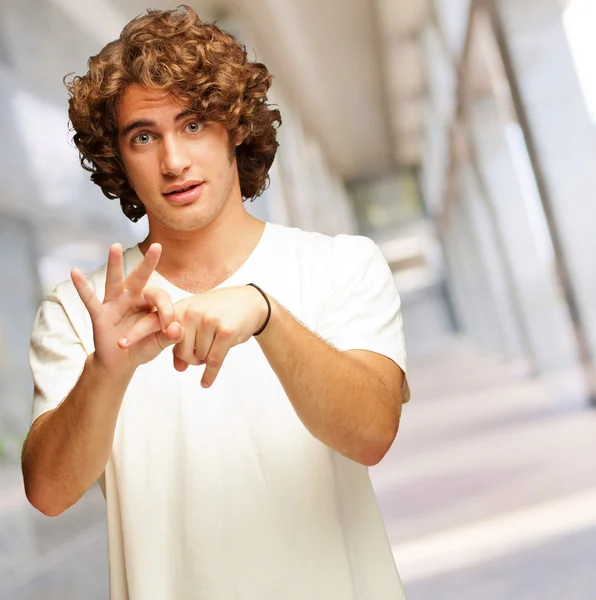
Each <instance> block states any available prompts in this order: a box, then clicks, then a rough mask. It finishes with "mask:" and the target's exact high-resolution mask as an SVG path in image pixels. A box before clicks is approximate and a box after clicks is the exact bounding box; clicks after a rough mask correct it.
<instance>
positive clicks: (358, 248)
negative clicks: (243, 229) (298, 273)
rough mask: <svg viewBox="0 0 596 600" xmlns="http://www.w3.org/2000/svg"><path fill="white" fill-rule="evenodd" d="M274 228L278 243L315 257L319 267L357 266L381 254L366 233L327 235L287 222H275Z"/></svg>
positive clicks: (304, 254) (305, 255)
mask: <svg viewBox="0 0 596 600" xmlns="http://www.w3.org/2000/svg"><path fill="white" fill-rule="evenodd" d="M274 228H275V231H274V234H275V238H276V240H277V241H278V244H279V245H283V246H286V247H288V248H292V249H293V250H295V251H296V252H297V253H299V254H301V255H302V256H304V257H310V258H312V259H314V260H315V261H316V263H317V264H318V265H320V266H324V265H326V264H327V265H328V264H329V263H333V262H341V263H344V264H352V265H353V266H354V267H356V266H357V264H358V263H359V262H362V261H363V260H364V261H365V260H366V259H369V258H371V257H375V256H376V257H378V256H381V252H380V250H379V248H378V246H377V244H376V243H375V242H374V241H373V240H371V239H370V238H368V237H366V236H363V235H357V234H349V233H340V234H336V235H327V234H324V233H319V232H316V231H306V230H304V229H300V228H298V227H287V226H284V225H275V226H274ZM353 261H356V262H355V263H354V262H353Z"/></svg>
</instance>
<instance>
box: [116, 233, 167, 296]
mask: <svg viewBox="0 0 596 600" xmlns="http://www.w3.org/2000/svg"><path fill="white" fill-rule="evenodd" d="M160 256H161V245H160V244H151V246H149V250H147V253H146V254H145V258H144V259H143V260H142V261H141V262H140V263H139V264H138V265H137V266H136V267H135V269H134V270H133V271H132V273H131V274H130V275H129V276H128V277H127V278H126V281H125V282H124V287H125V288H126V289H127V290H130V291H131V292H140V291H141V290H143V289H144V288H145V286H146V285H147V282H148V281H149V278H150V277H151V275H152V274H153V271H155V267H157V263H158V262H159V258H160Z"/></svg>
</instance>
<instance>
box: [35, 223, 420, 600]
mask: <svg viewBox="0 0 596 600" xmlns="http://www.w3.org/2000/svg"><path fill="white" fill-rule="evenodd" d="M231 243H232V242H231ZM140 260H142V254H141V252H140V250H139V248H138V247H137V246H135V247H133V248H130V249H128V250H127V251H126V252H125V254H124V270H125V275H127V274H128V273H130V271H131V270H132V269H133V268H134V267H135V266H136V265H137V264H138V263H139V261H140ZM105 274H106V267H105V265H104V266H103V267H101V268H99V269H98V270H97V271H95V272H94V273H92V274H91V275H89V276H88V280H90V282H91V284H92V286H93V287H94V289H95V291H96V293H97V295H98V296H99V298H100V300H102V299H103V288H104V282H105ZM248 282H253V283H256V284H257V285H259V286H260V287H261V288H262V289H263V290H265V291H267V292H268V293H270V294H271V295H272V296H273V297H274V298H276V300H277V301H278V302H280V303H281V304H282V305H283V306H285V307H286V308H287V309H288V310H289V311H290V312H291V313H292V314H293V315H295V316H296V317H297V318H298V319H299V320H300V321H301V322H302V323H303V324H305V325H306V326H307V327H308V328H309V329H310V330H312V331H315V332H316V333H317V334H318V335H319V336H321V337H323V338H324V339H325V340H327V341H329V342H330V343H331V344H333V345H334V346H336V347H337V348H338V349H340V350H348V349H364V350H372V351H374V352H378V353H381V354H384V355H386V356H388V357H389V358H391V359H393V360H394V361H395V362H396V363H397V364H399V365H400V366H401V368H402V369H403V370H404V371H405V367H406V365H405V349H404V342H403V336H402V323H401V314H400V300H399V296H398V294H397V291H396V289H395V284H394V280H393V277H392V274H391V271H390V269H389V267H388V265H387V263H386V261H385V260H384V258H383V256H382V254H381V252H380V250H379V249H378V247H377V246H376V245H375V244H374V243H373V242H372V241H371V240H370V239H368V238H365V237H361V236H352V235H338V236H336V237H329V236H325V235H322V234H318V233H308V232H304V231H302V230H300V229H297V228H289V227H284V226H281V225H274V224H272V223H267V224H266V227H265V231H264V233H263V236H262V238H261V240H260V242H259V244H258V246H257V247H256V249H255V250H254V251H253V253H252V254H251V255H250V257H249V258H248V259H247V261H246V262H245V263H244V265H242V266H241V267H240V269H239V270H238V271H236V272H235V273H234V274H233V275H232V276H231V277H230V278H229V279H227V280H226V281H225V282H223V283H222V284H220V286H218V287H227V286H234V285H241V284H245V283H248ZM150 284H151V285H156V286H160V287H162V288H163V289H165V290H166V291H167V292H169V294H170V295H171V297H172V300H173V301H178V300H180V299H182V298H184V297H187V296H189V295H190V294H189V293H188V292H185V291H183V290H181V289H179V288H177V287H175V286H174V285H172V284H171V283H170V282H168V281H167V280H166V279H164V278H163V277H162V276H161V275H159V274H158V273H154V275H153V276H152V280H151V282H150ZM93 349H94V347H93V335H92V329H91V321H90V318H89V316H88V313H87V311H86V309H85V307H84V306H83V304H82V302H81V301H80V299H79V297H78V295H77V292H76V290H75V289H74V286H73V285H72V283H71V282H69V281H68V282H65V283H62V284H60V285H59V286H58V287H57V288H56V289H55V290H54V291H53V292H52V293H51V294H50V295H49V296H48V298H47V299H46V300H45V301H44V302H43V304H42V306H41V308H40V310H39V313H38V315H37V319H36V321H35V325H34V329H33V334H32V342H31V351H30V362H31V368H32V372H33V376H34V380H35V398H34V405H33V420H35V419H36V418H37V417H39V416H40V415H41V414H42V413H44V412H45V411H47V410H50V409H52V408H55V407H56V406H57V405H59V404H60V402H61V401H62V400H63V399H64V398H65V397H66V396H67V394H68V393H69V392H70V390H71V389H72V388H73V386H74V384H75V383H76V381H77V379H78V377H79V375H80V373H81V371H82V369H83V364H84V361H85V358H86V357H87V355H88V354H90V353H91V352H93ZM203 370H204V367H190V368H189V369H188V370H187V371H186V372H184V373H179V372H177V371H175V369H174V368H173V365H172V353H171V350H170V349H168V350H167V351H165V352H163V353H162V354H161V355H160V356H159V357H158V358H156V359H155V360H153V361H152V362H151V363H149V364H147V365H144V366H142V367H140V368H138V370H137V371H136V373H135V375H134V377H133V379H132V381H131V383H130V385H129V387H128V390H127V392H126V395H125V397H124V400H123V404H122V408H121V410H120V414H119V417H118V421H117V425H116V430H115V435H114V444H113V450H112V454H111V456H110V458H109V460H108V463H107V465H106V469H105V472H104V474H103V475H102V477H101V480H100V483H101V486H102V491H103V493H104V495H105V497H106V505H107V522H108V551H109V566H110V591H111V598H112V600H124V599H130V600H190V599H193V600H195V599H203V598H204V599H206V600H232V599H238V600H280V599H284V600H390V599H391V600H393V599H402V598H404V594H403V590H402V585H401V582H400V579H399V576H398V573H397V570H396V567H395V564H394V560H393V555H392V552H391V548H390V545H389V543H388V540H387V536H386V534H385V529H384V526H383V523H382V520H381V517H380V514H379V510H378V507H377V503H376V499H375V496H374V492H373V489H372V486H371V483H370V479H369V476H368V470H367V468H366V467H364V466H362V465H360V464H358V463H356V462H354V461H352V460H349V459H348V458H345V457H344V456H342V455H340V454H338V453H336V452H335V451H333V450H331V449H330V448H328V447H327V446H325V445H324V444H322V443H321V442H319V441H318V440H317V439H315V438H314V437H313V436H312V435H311V434H310V433H309V432H308V431H307V430H306V428H305V427H304V425H303V424H302V422H301V421H300V420H299V419H298V417H297V416H296V413H295V412H294V409H293V407H292V405H291V404H290V402H289V400H288V398H287V396H286V395H285V393H284V390H283V388H282V386H281V384H280V383H279V381H278V379H277V377H276V375H275V373H274V372H273V370H272V369H271V367H270V366H269V363H268V362H267V360H266V359H265V356H264V355H263V353H262V351H261V349H260V347H259V345H258V343H257V342H256V340H255V339H254V338H251V339H250V340H249V341H248V342H246V343H245V344H241V345H239V346H235V347H234V348H232V349H231V350H230V352H229V354H228V356H227V358H226V360H225V362H224V364H223V366H222V369H221V371H220V373H219V376H218V378H217V379H216V381H215V383H214V385H213V386H212V387H211V388H210V389H203V388H202V387H201V386H200V380H201V375H202V373H203ZM403 393H404V395H405V399H407V398H408V397H409V391H408V389H407V384H405V385H404V391H403Z"/></svg>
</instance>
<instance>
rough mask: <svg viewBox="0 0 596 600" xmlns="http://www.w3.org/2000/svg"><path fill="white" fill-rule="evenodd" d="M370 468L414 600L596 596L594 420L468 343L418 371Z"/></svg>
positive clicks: (564, 388) (558, 383) (570, 395)
mask: <svg viewBox="0 0 596 600" xmlns="http://www.w3.org/2000/svg"><path fill="white" fill-rule="evenodd" d="M410 372H411V383H412V391H413V396H414V398H415V399H414V400H413V401H412V403H411V404H410V405H407V406H406V407H405V408H404V413H403V417H402V425H401V431H400V433H399V436H398V439H397V441H396V443H395V444H394V447H393V448H392V450H391V451H390V454H389V455H388V456H387V457H386V459H385V460H384V461H383V462H382V463H381V464H380V465H379V466H378V467H375V468H374V469H372V470H371V476H372V478H373V484H374V486H375V489H376V492H377V497H378V498H379V502H380V505H381V510H382V512H383V515H384V518H385V522H386V524H387V528H388V531H389V536H390V539H391V542H392V545H393V548H394V554H395V557H396V562H397V564H398V568H399V569H400V572H401V575H402V578H403V580H404V583H405V585H406V591H407V594H408V599H409V600H443V599H457V600H510V599H515V600H530V599H536V600H538V599H539V600H551V599H552V600H554V599H557V600H568V599H569V600H593V599H595V598H596V568H594V564H593V561H594V556H596V468H594V464H595V463H596V459H595V457H596V411H595V410H593V409H589V408H587V407H586V406H585V404H584V402H583V398H582V396H581V394H580V392H581V380H578V378H577V376H576V375H574V374H573V373H564V374H560V375H559V376H558V377H556V378H552V379H551V380H549V381H548V382H547V381H537V380H528V379H527V378H525V377H524V376H523V375H522V372H523V371H522V370H521V369H520V368H514V367H511V366H507V367H506V366H503V365H499V364H498V363H497V362H496V361H494V360H490V359H488V358H481V357H478V356H477V355H476V354H475V353H473V352H472V351H471V349H470V348H469V347H468V346H466V344H463V343H457V344H454V345H452V346H450V347H449V348H448V351H447V352H446V353H444V354H443V355H441V356H437V357H435V358H433V359H428V360H425V361H419V362H417V363H415V364H413V365H412V368H411V371H410Z"/></svg>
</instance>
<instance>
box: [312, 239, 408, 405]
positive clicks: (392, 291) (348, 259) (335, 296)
mask: <svg viewBox="0 0 596 600" xmlns="http://www.w3.org/2000/svg"><path fill="white" fill-rule="evenodd" d="M323 285H324V289H325V293H324V295H323V303H322V306H321V309H320V312H319V318H318V322H317V331H316V332H317V334H318V335H320V336H321V337H322V338H323V339H325V340H326V341H328V342H330V343H331V344H332V345H333V346H335V347H336V348H337V349H338V350H369V351H372V352H376V353H378V354H383V355H384V356H387V357H388V358H390V359H392V360H393V361H394V362H395V363H397V364H398V365H399V366H400V367H401V368H402V370H403V371H404V373H406V348H405V341H404V334H403V323H402V314H401V300H400V297H399V294H398V291H397V288H396V285H395V280H394V278H393V274H392V272H391V269H390V268H389V265H388V264H387V261H386V260H385V257H384V256H383V254H382V253H381V250H380V249H379V247H378V246H377V245H376V244H375V243H374V242H373V241H372V240H371V239H369V238H367V237H364V236H355V235H343V234H342V235H338V236H336V237H335V238H333V250H332V252H331V257H330V260H329V264H328V267H327V276H326V278H325V281H324V283H323ZM409 399H410V390H409V386H408V383H407V379H404V386H403V389H402V400H403V401H404V402H407V401H408V400H409Z"/></svg>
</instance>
